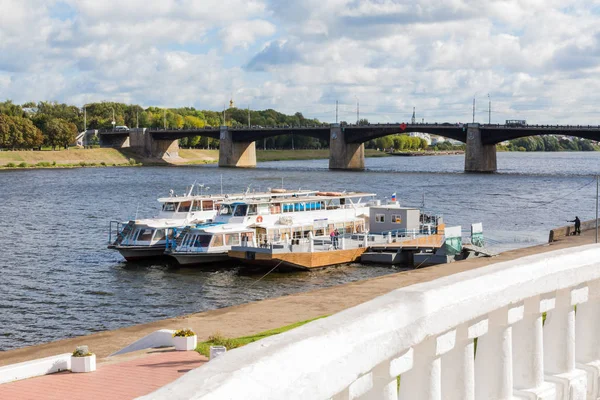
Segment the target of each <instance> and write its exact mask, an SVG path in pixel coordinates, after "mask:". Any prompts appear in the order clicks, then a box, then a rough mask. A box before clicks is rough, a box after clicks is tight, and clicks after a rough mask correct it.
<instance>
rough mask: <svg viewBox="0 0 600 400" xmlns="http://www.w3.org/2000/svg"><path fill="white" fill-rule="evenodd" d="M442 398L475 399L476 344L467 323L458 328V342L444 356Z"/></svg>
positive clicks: (453, 399) (454, 399)
mask: <svg viewBox="0 0 600 400" xmlns="http://www.w3.org/2000/svg"><path fill="white" fill-rule="evenodd" d="M442 398H443V400H474V399H475V346H474V343H473V338H472V337H469V327H468V325H467V324H462V325H461V326H459V327H458V328H456V344H455V345H454V348H453V349H452V350H450V351H449V352H448V353H447V354H445V355H444V356H443V357H442Z"/></svg>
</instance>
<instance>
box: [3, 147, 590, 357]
mask: <svg viewBox="0 0 600 400" xmlns="http://www.w3.org/2000/svg"><path fill="white" fill-rule="evenodd" d="M327 165H328V161H327V160H314V161H282V162H269V163H260V164H259V166H258V167H257V168H256V169H252V170H236V169H219V168H217V167H216V166H190V167H177V168H174V167H147V168H144V167H142V168H80V169H66V170H57V169H45V170H29V171H2V172H0V229H1V232H2V238H3V240H2V241H1V242H2V244H3V245H2V254H1V255H0V274H1V275H0V293H1V294H2V295H1V296H0V350H7V349H12V348H18V347H23V346H28V345H33V344H37V343H41V342H48V341H52V340H57V339H61V338H67V337H73V336H78V335H84V334H89V333H92V332H98V331H103V330H107V329H116V328H119V327H124V326H128V325H132V324H136V323H143V322H149V321H152V320H156V319H162V318H168V317H174V316H177V315H182V314H188V313H193V312H199V311H205V310H210V309H215V308H220V307H225V306H230V305H235V304H240V303H244V302H248V301H254V300H260V299H264V298H267V297H275V296H282V295H285V294H290V293H295V292H300V291H308V290H312V289H316V288H321V287H327V286H332V285H337V284H340V283H344V282H350V281H355V280H359V279H364V278H368V277H374V276H379V275H384V274H389V273H392V272H395V271H397V270H398V269H396V268H392V267H385V266H362V265H351V266H344V267H338V268H329V269H324V270H321V271H312V272H302V273H287V274H279V273H272V274H270V275H268V276H267V277H265V278H264V279H262V280H260V281H258V279H259V278H260V277H261V275H249V274H246V273H244V271H243V270H241V269H239V268H233V269H227V270H199V269H178V268H174V267H173V266H172V265H169V264H168V263H165V262H158V263H144V264H127V263H125V262H123V261H122V259H121V258H120V256H119V254H118V253H116V252H114V251H110V250H108V249H106V244H107V239H108V235H107V232H108V224H109V221H110V220H114V219H118V220H125V219H129V218H133V217H134V216H135V215H136V214H137V215H138V216H139V217H144V216H146V217H150V216H152V215H154V214H155V213H156V212H157V206H158V203H157V201H156V198H157V197H159V196H163V195H167V194H168V192H169V189H171V188H172V189H175V191H176V192H177V193H182V192H183V190H184V188H185V186H187V185H189V184H191V183H192V182H194V181H197V182H198V183H204V184H205V185H206V186H210V189H209V190H210V192H213V193H218V192H220V190H221V188H220V185H221V183H220V182H221V177H222V182H223V190H224V192H232V191H235V192H239V191H240V190H244V189H245V188H246V187H248V186H250V188H251V190H253V189H256V190H264V189H266V188H267V187H280V186H281V182H282V178H283V184H284V186H285V187H286V188H290V189H297V188H304V189H309V188H310V189H320V190H328V191H333V190H336V191H337V190H339V191H343V190H362V191H372V192H374V193H377V194H378V195H379V196H381V197H388V198H389V197H390V195H391V193H392V192H396V193H397V195H398V199H399V200H400V202H401V203H402V204H403V205H416V206H421V204H422V202H423V199H424V201H425V207H426V209H428V210H430V211H431V212H436V213H440V214H443V215H444V217H445V219H446V223H447V224H448V225H461V226H462V227H463V230H468V229H469V226H470V224H471V223H473V222H483V226H484V234H485V236H486V238H487V239H488V244H489V247H490V248H491V249H493V250H496V251H502V250H507V249H514V248H518V247H524V246H531V245H535V244H539V243H543V242H545V241H546V240H547V238H548V231H549V230H550V229H551V228H553V227H556V226H562V225H565V224H566V220H568V219H574V217H575V215H578V216H579V217H580V218H581V219H582V220H587V219H593V218H594V215H595V198H596V185H595V178H594V175H596V174H600V152H590V153H498V171H499V172H498V173H496V174H490V175H483V174H482V175H480V174H465V173H463V165H464V158H463V156H461V155H458V156H437V157H386V158H369V159H367V160H366V167H367V170H366V171H364V172H342V171H329V170H328V169H327ZM174 328H177V327H174Z"/></svg>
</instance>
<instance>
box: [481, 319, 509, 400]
mask: <svg viewBox="0 0 600 400" xmlns="http://www.w3.org/2000/svg"><path fill="white" fill-rule="evenodd" d="M512 372H513V371H512V327H511V326H510V325H509V323H508V307H502V308H500V309H498V310H496V311H492V312H491V313H490V314H489V315H488V332H487V333H486V334H485V335H483V336H481V337H480V338H478V340H477V354H476V356H475V398H476V399H478V400H488V399H495V400H508V399H512V394H513V393H512V391H513V378H512Z"/></svg>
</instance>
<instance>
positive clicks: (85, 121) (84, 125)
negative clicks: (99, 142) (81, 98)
mask: <svg viewBox="0 0 600 400" xmlns="http://www.w3.org/2000/svg"><path fill="white" fill-rule="evenodd" d="M86 106H87V104H84V105H83V131H84V132H87V109H86V108H85V107H86Z"/></svg>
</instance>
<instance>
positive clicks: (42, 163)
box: [35, 161, 50, 167]
mask: <svg viewBox="0 0 600 400" xmlns="http://www.w3.org/2000/svg"><path fill="white" fill-rule="evenodd" d="M35 166H36V167H49V166H50V163H49V162H48V161H40V162H39V163H37V164H35Z"/></svg>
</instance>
